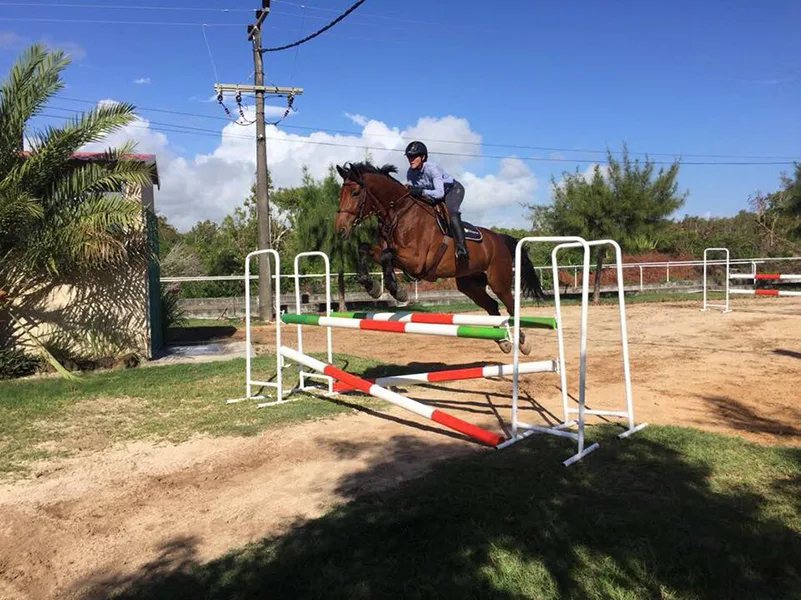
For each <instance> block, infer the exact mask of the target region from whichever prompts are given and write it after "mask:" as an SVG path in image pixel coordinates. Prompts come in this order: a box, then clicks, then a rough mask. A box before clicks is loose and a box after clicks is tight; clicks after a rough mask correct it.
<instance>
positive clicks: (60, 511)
mask: <svg viewBox="0 0 801 600" xmlns="http://www.w3.org/2000/svg"><path fill="white" fill-rule="evenodd" d="M733 308H734V312H732V313H730V314H726V315H723V314H721V313H720V312H718V311H713V312H707V313H703V312H700V311H699V305H698V303H685V304H678V303H677V304H638V305H630V306H628V329H629V343H630V349H631V368H632V376H633V390H634V402H635V417H636V421H637V422H638V423H639V422H646V421H647V422H649V423H654V424H677V425H688V426H693V427H699V428H702V429H708V430H714V431H720V432H727V433H731V434H734V435H739V436H742V437H744V438H747V439H750V440H755V441H758V442H763V443H780V444H794V445H797V444H799V443H801V435H799V433H801V431H800V429H799V426H798V425H797V424H798V423H800V422H801V409H799V401H798V398H799V397H801V395H799V392H798V384H799V382H800V381H801V377H799V374H801V318H799V315H801V301H796V300H795V299H784V298H781V299H769V298H764V299H763V298H760V299H746V300H742V301H740V300H738V301H735V302H734V303H733ZM526 314H547V311H543V310H540V311H534V310H529V311H526ZM617 314H618V313H617V309H616V308H614V307H599V308H593V309H591V312H590V327H589V343H588V378H587V402H588V406H590V407H592V408H600V409H620V408H622V407H623V402H624V400H623V398H624V397H623V386H622V377H621V373H622V368H621V360H620V344H619V340H620V337H619V325H618V320H617ZM577 325H578V310H577V309H576V308H574V307H568V308H567V309H566V311H565V330H566V342H567V352H568V357H567V362H568V381H569V389H570V392H571V395H572V396H574V397H575V393H576V386H577V377H576V373H577V349H578V336H577ZM284 332H285V336H286V337H285V343H287V342H288V343H290V344H292V343H293V342H294V327H291V328H290V327H287V328H286V329H285V330H284ZM305 332H306V334H305V336H304V342H305V343H304V350H306V351H319V350H322V349H323V340H324V330H322V329H314V328H305ZM530 335H532V336H533V340H534V341H535V349H534V351H533V352H532V355H531V357H530V358H531V359H533V360H540V359H551V358H555V357H556V353H555V347H556V346H555V334H554V333H553V332H547V331H534V332H531V334H530ZM256 339H257V340H258V341H262V342H264V344H265V347H264V351H267V350H270V349H271V347H272V343H273V342H272V333H271V331H268V330H262V331H260V332H259V333H258V335H257V336H256ZM334 344H335V346H334V347H335V350H336V351H338V352H346V353H350V354H354V355H359V356H366V357H371V358H375V359H377V360H381V361H382V362H386V363H390V364H398V365H406V364H410V365H415V366H414V367H413V368H414V369H417V368H420V370H427V368H426V367H429V366H438V365H440V364H441V363H440V362H439V360H438V358H439V357H448V356H452V357H454V358H455V359H454V360H453V361H451V363H450V364H458V365H467V364H473V363H480V362H482V361H483V362H486V361H488V360H490V361H504V360H505V359H506V358H507V357H505V356H504V355H503V354H501V353H500V352H499V351H498V350H497V348H496V346H495V344H494V342H490V341H481V340H467V339H456V338H437V337H427V336H419V335H398V334H384V333H375V332H359V331H352V330H335V331H334ZM522 381H523V383H522V386H521V398H522V407H523V415H522V417H521V418H523V419H524V420H525V421H528V422H535V423H541V424H545V423H555V422H558V421H559V417H560V416H561V405H560V402H559V390H558V376H557V375H556V374H550V373H549V374H538V375H528V376H525V377H524V378H523V380H522ZM409 395H410V396H411V397H413V398H418V399H421V400H424V401H426V402H428V403H431V404H434V405H435V406H437V407H438V408H440V409H442V410H446V411H448V412H450V413H452V414H454V415H456V416H459V417H462V418H464V419H466V420H470V421H472V422H474V423H477V424H481V425H485V426H487V427H489V428H492V429H493V430H498V431H500V430H501V427H502V425H503V424H504V423H505V420H508V418H509V411H508V406H509V401H510V395H511V380H510V379H509V380H493V381H488V380H479V381H471V382H461V383H458V384H436V385H435V386H431V387H425V388H424V387H416V388H411V389H410V390H409ZM222 400H224V399H223V398H216V397H214V394H213V392H210V394H209V401H210V402H219V401H222ZM265 410H266V409H265ZM499 417H500V418H501V419H502V420H504V423H502V422H499ZM598 419H599V418H597V417H595V418H592V419H590V422H591V423H592V422H597V421H598ZM635 435H636V434H635ZM587 437H588V440H590V441H591V440H592V427H588V429H587ZM523 443H525V442H523ZM565 445H566V446H565V452H566V454H565V456H566V457H567V456H568V452H569V448H570V442H569V441H568V440H565ZM488 451H492V450H488V449H486V448H484V447H482V446H479V445H476V444H473V443H468V442H466V441H465V440H464V439H463V438H461V437H460V436H458V435H456V434H452V433H451V432H450V431H449V430H445V429H443V428H441V427H439V426H438V425H436V424H434V423H432V422H428V421H425V420H423V419H420V418H418V417H416V416H415V415H412V414H410V413H407V412H404V411H402V410H400V409H393V410H389V411H387V412H382V413H379V412H375V411H366V412H356V411H354V412H353V413H352V414H349V415H345V416H342V417H338V418H336V419H332V420H328V421H324V422H317V423H306V424H302V425H300V426H294V427H291V428H285V429H282V430H281V431H280V432H278V433H276V432H275V431H272V432H266V433H264V434H262V435H260V436H258V437H255V438H247V439H245V438H223V439H220V438H214V439H208V438H201V437H198V438H196V439H194V440H192V441H189V442H187V443H183V444H180V445H169V444H159V445H153V444H147V443H130V444H125V445H121V446H119V447H116V448H113V449H111V450H109V451H106V452H102V453H96V454H93V455H83V456H77V457H73V458H70V459H65V460H60V461H56V462H48V463H43V464H42V465H39V466H38V467H37V470H36V476H35V477H32V478H31V479H29V480H25V481H19V482H15V483H13V484H5V485H2V486H0V597H2V598H37V599H48V598H101V597H106V596H107V595H108V594H109V592H111V591H113V590H115V589H119V587H120V586H124V585H125V584H126V582H129V581H132V580H136V579H141V578H145V577H149V576H152V575H154V574H157V573H160V572H164V571H170V570H173V569H179V568H181V567H182V566H186V565H188V564H191V563H193V562H204V561H208V560H210V559H213V558H215V557H218V556H220V555H221V554H223V553H225V551H226V550H228V549H230V548H233V547H237V546H241V545H243V544H246V543H248V542H254V541H257V540H259V539H261V538H263V537H265V536H272V535H279V534H281V533H282V532H284V531H286V530H287V529H288V528H289V527H291V526H292V525H293V524H296V523H299V522H302V521H304V520H306V519H310V518H314V517H317V516H319V515H322V514H324V513H325V512H327V511H328V510H329V509H330V508H331V507H332V506H334V505H336V504H337V503H341V502H346V501H348V500H350V499H352V498H354V497H356V496H358V495H359V494H361V493H364V492H366V491H374V490H379V489H385V488H387V487H391V486H394V485H397V484H398V483H399V482H401V481H405V480H408V479H409V478H412V477H415V476H417V475H419V474H421V473H423V472H424V471H425V470H426V469H427V468H428V467H429V466H430V465H431V464H432V463H433V462H434V461H437V460H442V459H443V458H446V457H449V456H455V455H463V454H465V453H467V452H488ZM599 452H603V445H602V446H601V449H600V450H599ZM592 459H593V455H589V456H588V457H587V458H586V459H585V460H588V461H591V460H592ZM553 468H554V469H563V468H564V467H562V465H561V464H554V465H553Z"/></svg>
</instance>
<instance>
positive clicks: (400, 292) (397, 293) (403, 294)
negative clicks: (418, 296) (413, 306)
mask: <svg viewBox="0 0 801 600" xmlns="http://www.w3.org/2000/svg"><path fill="white" fill-rule="evenodd" d="M389 293H390V294H392V297H393V298H395V300H397V301H398V302H408V301H409V292H407V291H406V289H405V288H396V289H395V290H394V291H393V290H390V291H389Z"/></svg>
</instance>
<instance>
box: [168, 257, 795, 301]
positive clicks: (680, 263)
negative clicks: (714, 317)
mask: <svg viewBox="0 0 801 600" xmlns="http://www.w3.org/2000/svg"><path fill="white" fill-rule="evenodd" d="M800 261H801V256H793V257H780V258H767V257H762V258H741V259H732V260H731V261H729V263H728V264H729V265H730V266H731V267H737V266H748V267H749V270H750V272H752V273H756V272H757V266H758V265H760V264H764V263H775V262H800ZM725 264H726V261H725V260H724V259H719V260H708V261H707V262H706V265H707V266H713V265H725ZM621 267H622V269H623V270H624V272H625V270H626V269H635V270H636V271H638V274H639V289H640V290H641V291H642V290H644V289H645V283H644V270H645V269H664V271H665V283H667V284H669V283H670V269H671V268H674V269H675V268H686V267H697V268H698V269H699V274H700V270H702V269H703V268H704V261H703V260H669V261H656V262H638V263H623V265H621ZM534 268H535V269H536V271H537V273H538V274H539V275H540V279H541V280H543V282H544V280H545V279H547V278H548V275H549V271H550V269H551V267H534ZM581 269H582V265H564V266H560V267H559V271H560V272H564V271H568V272H572V276H573V287H574V288H578V287H579V271H581ZM601 269H602V273H603V271H604V270H607V269H612V270H615V269H617V264H616V263H614V262H613V263H605V264H604V265H603V266H602V268H601ZM356 275H357V273H345V274H344V276H345V277H355V276H356ZM370 275H371V276H374V277H378V279H379V281H380V282H381V293H382V294H383V292H384V274H383V273H382V272H381V271H376V272H373V273H370ZM281 277H282V278H284V279H294V277H295V276H294V275H292V274H284V275H281ZM300 277H301V278H306V279H320V278H324V277H325V275H324V274H322V273H307V274H305V275H300ZM258 278H259V276H258V275H251V276H250V279H251V280H258ZM244 280H245V276H244V275H202V276H197V277H162V278H161V279H160V281H161V283H188V282H202V281H244ZM550 283H551V285H553V282H550ZM413 285H414V299H415V300H418V299H419V290H418V285H417V282H415V283H414V284H413Z"/></svg>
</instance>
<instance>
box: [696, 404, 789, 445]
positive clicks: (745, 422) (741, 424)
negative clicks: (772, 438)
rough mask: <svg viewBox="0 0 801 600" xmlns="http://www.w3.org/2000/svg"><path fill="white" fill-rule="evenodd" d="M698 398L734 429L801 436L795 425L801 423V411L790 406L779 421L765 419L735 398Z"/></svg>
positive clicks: (784, 410) (783, 410)
mask: <svg viewBox="0 0 801 600" xmlns="http://www.w3.org/2000/svg"><path fill="white" fill-rule="evenodd" d="M698 397H699V398H701V399H702V400H703V401H704V402H707V403H708V404H711V405H712V406H714V408H715V414H716V415H718V416H719V417H720V418H721V419H722V420H724V421H725V422H726V423H727V424H728V425H729V426H730V427H732V428H734V429H738V430H740V431H751V432H759V433H769V434H773V435H781V436H797V435H801V428H798V427H796V426H795V425H794V423H798V422H801V411H798V410H795V409H793V408H791V407H789V406H786V407H784V408H783V409H782V412H783V419H782V420H781V421H779V420H776V419H769V418H767V417H764V416H762V415H760V414H758V413H756V412H755V411H754V410H753V409H752V408H750V407H749V406H746V405H745V404H743V403H742V402H738V401H737V400H734V399H733V398H729V397H726V396H698Z"/></svg>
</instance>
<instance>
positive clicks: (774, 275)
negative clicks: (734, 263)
mask: <svg viewBox="0 0 801 600" xmlns="http://www.w3.org/2000/svg"><path fill="white" fill-rule="evenodd" d="M729 279H781V280H784V281H801V275H793V274H790V273H756V274H751V273H734V274H733V275H730V276H729Z"/></svg>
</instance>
